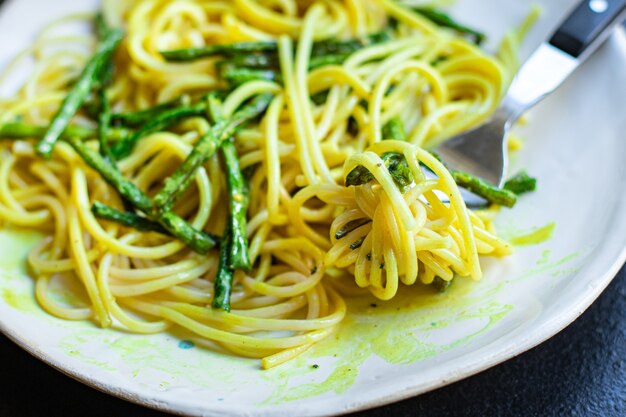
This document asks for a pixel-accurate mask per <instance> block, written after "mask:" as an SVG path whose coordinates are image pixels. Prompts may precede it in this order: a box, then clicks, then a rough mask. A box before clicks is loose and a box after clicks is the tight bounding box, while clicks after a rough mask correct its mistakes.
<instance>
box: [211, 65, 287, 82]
mask: <svg viewBox="0 0 626 417" xmlns="http://www.w3.org/2000/svg"><path fill="white" fill-rule="evenodd" d="M220 78H222V79H223V80H224V81H226V82H227V83H228V84H229V85H230V87H231V88H234V87H237V86H239V85H242V84H245V83H247V82H250V81H255V80H265V81H274V82H278V83H281V82H282V78H281V76H280V73H279V71H278V70H271V69H254V68H247V67H236V66H234V65H230V64H228V65H223V66H222V67H221V70H220Z"/></svg>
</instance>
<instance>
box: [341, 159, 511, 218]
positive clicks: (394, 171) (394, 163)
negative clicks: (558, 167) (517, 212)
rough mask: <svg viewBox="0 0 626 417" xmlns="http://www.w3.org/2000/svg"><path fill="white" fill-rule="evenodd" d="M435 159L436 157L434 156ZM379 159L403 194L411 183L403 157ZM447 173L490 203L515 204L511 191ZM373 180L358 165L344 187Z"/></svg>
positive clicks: (452, 170)
mask: <svg viewBox="0 0 626 417" xmlns="http://www.w3.org/2000/svg"><path fill="white" fill-rule="evenodd" d="M435 157H437V156H436V155H435ZM381 159H382V160H383V162H384V163H385V166H386V167H387V169H388V170H389V174H391V176H392V178H393V180H394V182H395V183H396V185H397V186H398V187H399V188H400V190H401V191H402V192H403V193H404V192H405V190H406V188H407V187H408V186H409V185H410V184H411V183H412V182H413V173H412V172H411V170H410V168H409V167H408V164H407V162H406V160H405V159H404V156H403V155H401V154H398V153H394V152H388V153H385V154H383V155H382V157H381ZM449 171H450V174H451V175H452V178H453V179H454V182H456V183H457V185H459V186H460V187H463V188H465V189H467V190H469V191H471V192H473V193H474V194H476V195H478V196H480V197H482V198H484V199H485V200H487V201H489V202H490V203H493V204H498V205H500V206H505V207H509V208H510V207H513V206H514V205H515V203H516V202H517V196H516V195H515V193H513V192H512V191H509V190H506V189H500V188H497V187H494V186H493V185H491V184H489V183H488V182H486V181H483V180H481V179H480V178H478V177H475V176H473V175H471V174H468V173H467V172H463V171H458V170H454V169H451V170H449ZM373 179H374V175H373V174H372V173H371V172H369V171H368V170H367V169H366V168H365V167H364V166H362V165H359V166H357V167H355V168H354V169H353V170H352V171H350V173H349V174H348V175H347V177H346V181H345V185H346V187H349V186H351V185H355V186H356V185H362V184H366V183H368V182H370V181H372V180H373Z"/></svg>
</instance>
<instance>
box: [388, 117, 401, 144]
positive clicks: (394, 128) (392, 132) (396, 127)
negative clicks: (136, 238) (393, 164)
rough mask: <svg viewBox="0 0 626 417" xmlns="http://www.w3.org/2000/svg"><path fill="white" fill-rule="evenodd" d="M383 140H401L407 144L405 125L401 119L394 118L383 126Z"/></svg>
mask: <svg viewBox="0 0 626 417" xmlns="http://www.w3.org/2000/svg"><path fill="white" fill-rule="evenodd" d="M383 139H393V140H401V141H403V142H406V139H407V138H406V133H405V131H404V123H402V119H400V118H399V117H394V118H392V119H391V120H389V121H388V122H387V123H386V124H385V126H383Z"/></svg>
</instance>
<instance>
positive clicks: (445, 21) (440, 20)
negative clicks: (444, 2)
mask: <svg viewBox="0 0 626 417" xmlns="http://www.w3.org/2000/svg"><path fill="white" fill-rule="evenodd" d="M413 10H414V11H415V12H417V13H419V14H421V15H422V16H424V17H425V18H426V19H428V20H430V21H431V22H433V23H435V24H436V25H438V26H442V27H447V28H450V29H452V30H454V31H456V32H458V33H460V34H464V35H468V36H470V37H471V38H473V40H474V43H475V44H476V45H480V44H481V43H483V41H484V40H485V39H486V35H485V34H484V33H482V32H479V31H477V30H475V29H472V28H470V27H467V26H465V25H463V24H461V23H459V22H457V21H456V20H454V19H452V18H451V17H450V16H448V15H447V14H445V13H443V12H442V11H440V10H436V9H433V8H431V7H414V8H413Z"/></svg>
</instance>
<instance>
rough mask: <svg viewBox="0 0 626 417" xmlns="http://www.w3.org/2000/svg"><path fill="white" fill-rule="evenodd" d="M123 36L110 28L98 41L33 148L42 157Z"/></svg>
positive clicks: (64, 127)
mask: <svg viewBox="0 0 626 417" xmlns="http://www.w3.org/2000/svg"><path fill="white" fill-rule="evenodd" d="M123 37H124V32H122V31H121V30H118V29H111V30H109V31H108V32H107V34H106V38H105V39H104V40H103V41H102V42H100V44H99V45H98V48H97V50H96V53H95V54H94V55H93V56H92V57H91V59H90V60H89V62H88V63H87V65H86V66H85V68H84V69H83V72H82V73H81V75H80V78H79V80H78V82H77V83H76V84H75V85H74V87H73V88H72V89H71V90H70V92H69V94H68V95H67V97H65V100H63V103H62V104H61V107H60V108H59V110H58V111H57V113H56V114H55V116H54V117H53V119H52V122H51V123H50V125H49V127H48V129H47V130H46V133H45V135H44V136H43V137H42V139H41V140H40V141H39V143H37V145H36V147H35V149H36V151H37V153H38V154H40V155H41V156H43V157H44V158H50V155H51V154H52V150H53V148H54V145H55V144H56V142H57V141H58V140H59V139H60V138H61V136H63V132H65V129H66V128H67V127H68V125H69V124H70V122H71V121H72V118H73V117H74V115H75V114H76V112H77V111H78V109H80V107H81V106H82V104H83V102H84V101H85V99H86V98H87V96H88V95H89V94H90V92H91V90H92V89H93V86H94V84H95V83H96V82H97V77H98V76H99V75H100V74H101V71H102V68H103V66H104V65H107V63H108V61H109V59H110V57H111V55H112V54H113V52H114V51H115V48H116V47H117V45H118V44H119V43H120V42H121V40H122V38H123Z"/></svg>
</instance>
